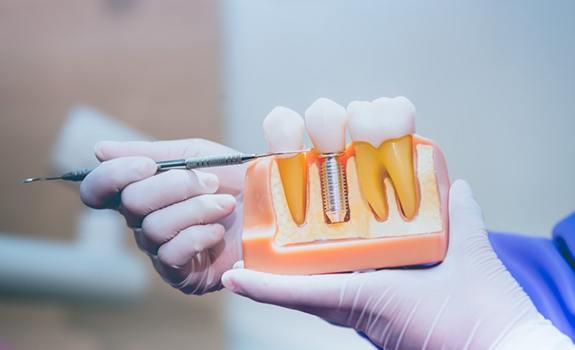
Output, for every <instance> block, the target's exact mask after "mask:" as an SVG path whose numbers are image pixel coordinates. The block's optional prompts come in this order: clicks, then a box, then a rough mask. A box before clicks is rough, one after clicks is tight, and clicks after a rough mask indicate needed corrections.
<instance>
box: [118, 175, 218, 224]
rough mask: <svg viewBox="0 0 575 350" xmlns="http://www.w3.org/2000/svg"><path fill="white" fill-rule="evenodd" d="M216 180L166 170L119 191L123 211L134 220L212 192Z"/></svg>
mask: <svg viewBox="0 0 575 350" xmlns="http://www.w3.org/2000/svg"><path fill="white" fill-rule="evenodd" d="M217 189H218V178H217V176H215V175H213V174H208V173H205V172H201V171H195V170H192V171H190V170H180V169H178V170H170V171H167V172H164V173H160V174H158V175H156V176H152V177H150V178H147V179H145V180H142V181H138V182H135V183H132V184H130V185H128V186H127V187H126V188H125V189H124V190H123V191H122V206H123V208H124V209H125V210H126V211H128V212H129V213H131V214H132V215H133V216H136V217H144V216H146V215H148V214H150V213H151V212H153V211H156V210H158V209H161V208H164V207H167V206H169V205H171V204H174V203H178V202H182V201H185V200H186V199H189V198H192V197H195V196H197V195H201V194H209V193H215V192H216V191H217Z"/></svg>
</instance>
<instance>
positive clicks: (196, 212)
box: [142, 194, 236, 253]
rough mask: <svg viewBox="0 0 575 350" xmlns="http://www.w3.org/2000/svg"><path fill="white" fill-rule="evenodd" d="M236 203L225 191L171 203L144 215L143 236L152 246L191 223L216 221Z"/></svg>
mask: <svg viewBox="0 0 575 350" xmlns="http://www.w3.org/2000/svg"><path fill="white" fill-rule="evenodd" d="M235 204H236V201H235V198H234V197H233V196H231V195H228V194H204V195H200V196H197V197H193V198H190V199H187V200H185V201H183V202H179V203H176V204H173V205H170V206H169V207H166V208H164V209H160V210H157V211H155V212H153V213H151V214H150V215H148V216H146V217H145V218H144V220H143V221H142V230H143V232H144V237H145V238H146V239H148V240H149V241H150V242H151V245H154V244H155V245H160V244H163V243H165V242H167V241H169V240H171V239H172V238H174V237H175V236H176V234H178V232H180V231H182V230H184V229H186V228H188V227H190V226H194V225H203V224H209V223H215V222H217V221H218V220H220V219H222V218H224V217H225V216H227V215H229V214H230V213H231V212H232V211H233V210H234V208H235ZM151 253H154V252H153V251H151Z"/></svg>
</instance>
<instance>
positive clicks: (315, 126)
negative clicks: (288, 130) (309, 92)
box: [305, 98, 347, 153]
mask: <svg viewBox="0 0 575 350" xmlns="http://www.w3.org/2000/svg"><path fill="white" fill-rule="evenodd" d="M346 121H347V113H346V111H345V108H343V107H342V106H341V105H339V104H337V103H335V102H333V101H332V100H329V99H327V98H320V99H317V100H316V101H315V102H314V103H313V104H312V105H311V106H310V107H309V108H308V109H307V110H306V111H305V124H306V127H307V132H308V134H309V137H310V138H311V141H312V143H313V145H314V147H315V148H316V149H317V150H318V151H319V152H320V153H337V152H342V151H343V150H345V124H346Z"/></svg>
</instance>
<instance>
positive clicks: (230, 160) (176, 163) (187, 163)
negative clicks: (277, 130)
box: [22, 150, 307, 184]
mask: <svg viewBox="0 0 575 350" xmlns="http://www.w3.org/2000/svg"><path fill="white" fill-rule="evenodd" d="M306 151H307V150H300V151H289V152H273V153H263V154H247V153H236V154H225V155H215V156H205V157H192V158H187V159H175V160H163V161H159V162H156V164H157V165H158V171H165V170H170V169H188V170H191V169H201V168H213V167H220V166H227V165H237V164H243V163H246V162H249V161H252V160H255V159H259V158H265V157H272V156H283V155H290V154H298V153H302V152H306ZM92 170H94V169H79V170H73V171H70V172H67V173H65V174H62V175H60V176H50V177H31V178H28V179H25V180H24V181H22V183H24V184H29V183H32V182H36V181H53V180H61V181H72V182H79V181H82V180H84V179H85V178H86V176H88V174H89V173H91V172H92Z"/></svg>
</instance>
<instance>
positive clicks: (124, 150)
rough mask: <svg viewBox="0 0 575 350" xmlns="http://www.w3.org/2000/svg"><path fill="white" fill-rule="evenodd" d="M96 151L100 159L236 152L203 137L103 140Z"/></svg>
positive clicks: (182, 156) (173, 156) (178, 157)
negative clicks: (122, 140)
mask: <svg viewBox="0 0 575 350" xmlns="http://www.w3.org/2000/svg"><path fill="white" fill-rule="evenodd" d="M94 151H95V154H96V157H97V158H98V159H99V160H100V161H104V160H109V159H113V158H118V157H127V156H146V157H150V158H152V159H153V160H156V161H159V160H168V159H180V158H187V157H194V156H200V155H208V154H226V153H232V152H235V151H234V150H232V149H231V148H228V147H225V146H223V145H220V144H217V143H215V142H211V141H207V140H203V139H184V140H169V141H128V142H117V141H101V142H98V143H97V144H96V145H95V146H94Z"/></svg>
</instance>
